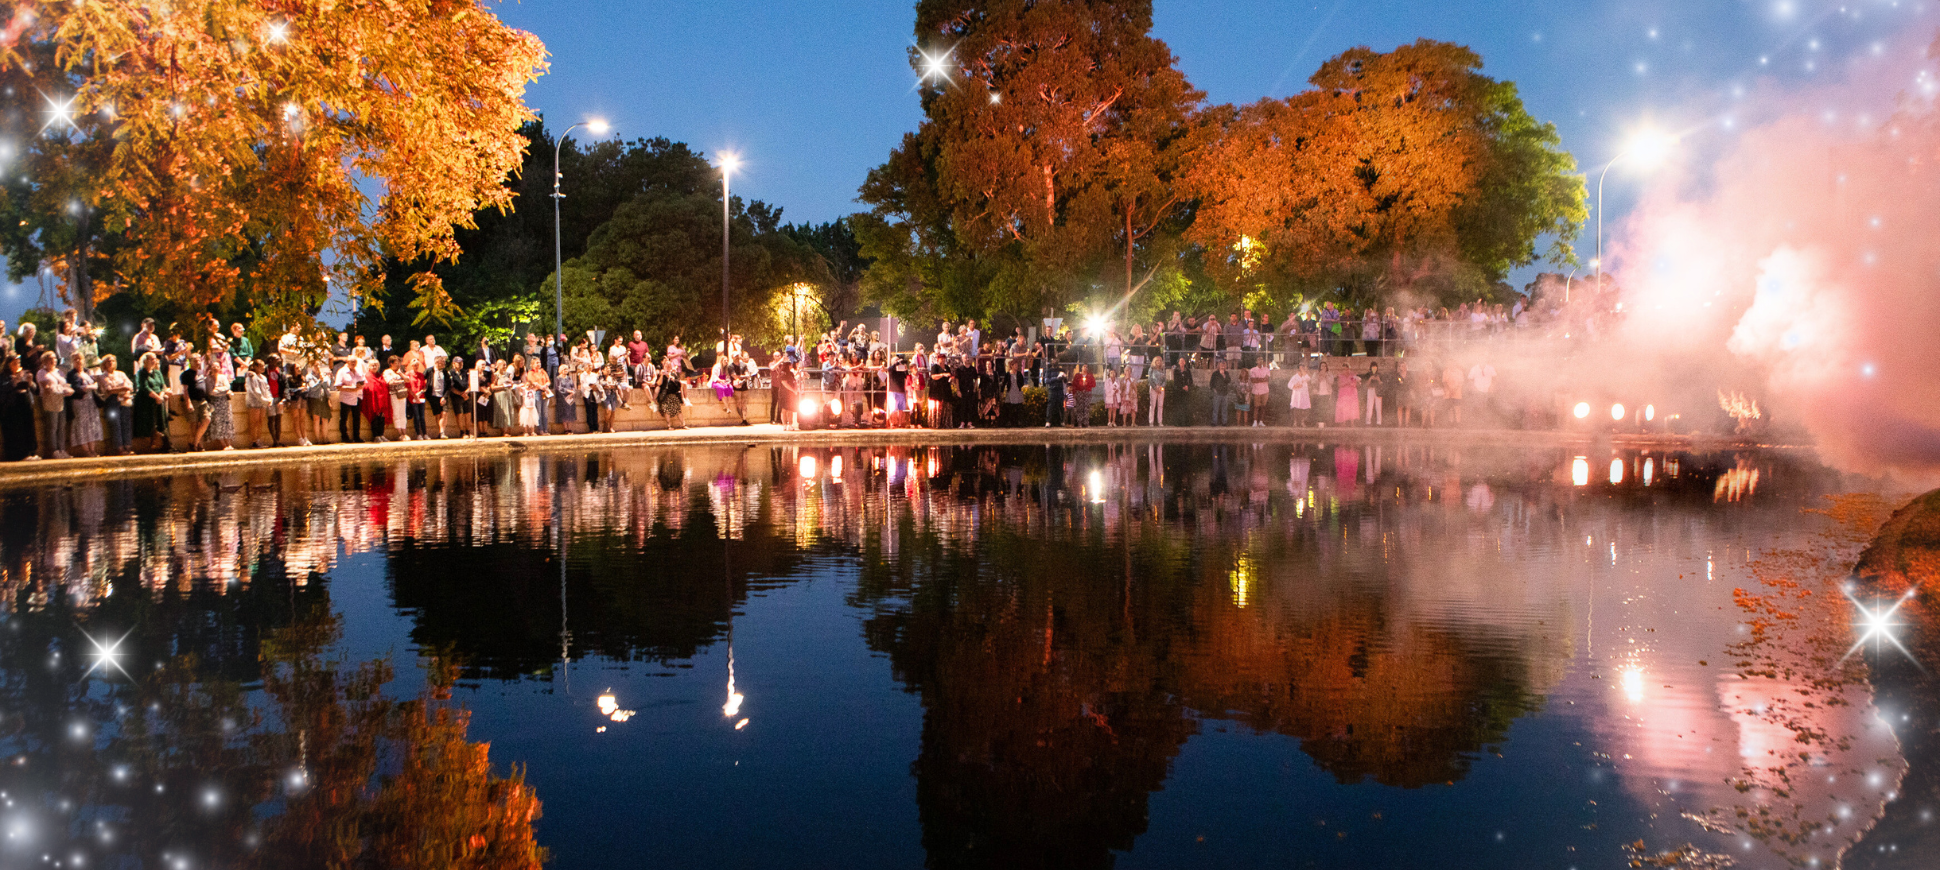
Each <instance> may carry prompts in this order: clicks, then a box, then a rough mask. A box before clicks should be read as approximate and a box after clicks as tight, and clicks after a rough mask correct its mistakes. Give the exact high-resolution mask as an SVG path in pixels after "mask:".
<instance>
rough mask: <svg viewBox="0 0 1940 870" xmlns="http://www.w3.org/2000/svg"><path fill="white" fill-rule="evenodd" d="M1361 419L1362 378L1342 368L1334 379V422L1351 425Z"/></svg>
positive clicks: (1350, 370) (1351, 370) (1346, 368)
mask: <svg viewBox="0 0 1940 870" xmlns="http://www.w3.org/2000/svg"><path fill="white" fill-rule="evenodd" d="M1360 419H1361V378H1360V376H1359V375H1356V374H1354V371H1353V369H1350V368H1348V367H1346V366H1342V367H1341V370H1340V374H1338V375H1336V376H1335V378H1334V422H1335V423H1340V424H1343V425H1351V424H1353V423H1358V422H1360Z"/></svg>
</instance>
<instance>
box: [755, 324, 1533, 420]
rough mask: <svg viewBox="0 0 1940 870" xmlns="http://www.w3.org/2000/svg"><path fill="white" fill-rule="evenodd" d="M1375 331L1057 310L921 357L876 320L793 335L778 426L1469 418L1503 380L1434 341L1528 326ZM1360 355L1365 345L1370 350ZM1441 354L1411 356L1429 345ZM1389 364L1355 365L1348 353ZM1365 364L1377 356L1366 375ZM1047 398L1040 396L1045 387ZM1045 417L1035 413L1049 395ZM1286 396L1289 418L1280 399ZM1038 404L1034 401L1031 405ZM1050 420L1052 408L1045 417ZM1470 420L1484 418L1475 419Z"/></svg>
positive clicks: (957, 338) (784, 355)
mask: <svg viewBox="0 0 1940 870" xmlns="http://www.w3.org/2000/svg"><path fill="white" fill-rule="evenodd" d="M1367 314H1368V315H1369V319H1368V320H1365V321H1362V322H1361V323H1364V324H1366V325H1368V328H1367V329H1366V331H1365V334H1366V335H1367V336H1368V337H1366V338H1357V339H1353V340H1349V339H1346V338H1341V337H1339V336H1344V335H1347V334H1350V332H1351V329H1350V326H1351V325H1352V322H1350V321H1347V320H1346V319H1344V318H1343V317H1341V316H1340V312H1338V311H1336V310H1334V309H1333V308H1332V307H1331V306H1326V307H1323V308H1322V309H1320V310H1319V311H1317V312H1312V311H1296V312H1295V313H1293V314H1290V315H1289V316H1288V317H1287V320H1286V322H1285V323H1283V324H1281V325H1280V327H1279V328H1276V327H1273V326H1271V325H1266V326H1265V328H1264V329H1262V325H1263V324H1266V323H1267V321H1263V320H1261V319H1258V318H1256V317H1255V315H1254V313H1253V312H1251V311H1246V312H1243V313H1234V314H1231V315H1228V316H1227V317H1226V318H1225V319H1224V320H1223V321H1222V320H1221V319H1220V318H1219V317H1217V316H1209V317H1207V318H1206V319H1205V320H1204V321H1201V320H1199V319H1198V318H1196V317H1183V316H1181V314H1180V313H1179V312H1173V315H1172V318H1171V319H1170V320H1169V321H1158V322H1154V323H1152V324H1150V327H1149V329H1148V328H1147V326H1146V325H1145V324H1132V325H1131V326H1130V327H1129V328H1128V329H1123V330H1121V329H1120V328H1118V327H1117V326H1115V325H1109V324H1093V325H1091V326H1089V327H1087V328H1085V329H1083V330H1079V331H1074V330H1073V329H1072V328H1071V327H1069V326H1068V325H1065V324H1064V323H1063V322H1062V321H1061V320H1059V319H1056V318H1051V317H1047V318H1046V319H1045V321H1044V324H1043V327H1042V329H1041V331H1037V332H1036V334H1035V335H1027V334H1026V332H1025V330H1024V329H1023V328H1022V327H1016V328H1014V329H1013V330H1012V332H1011V334H1010V335H1008V336H1000V337H994V336H990V335H986V334H985V333H984V331H983V329H982V328H981V327H980V326H979V325H978V323H977V321H975V320H966V321H964V322H963V323H961V324H952V323H944V324H943V325H942V328H941V329H940V331H939V332H938V333H937V334H936V337H935V340H934V343H928V342H919V343H917V344H916V345H915V346H914V348H913V349H912V350H911V351H910V352H907V353H904V352H899V351H896V350H895V349H893V348H892V347H891V346H890V345H889V344H888V343H886V342H885V341H884V340H883V338H882V335H881V334H880V333H879V332H875V331H871V330H869V329H868V328H867V327H866V326H857V327H855V328H854V329H852V330H851V329H848V328H847V327H848V324H847V323H846V322H844V323H843V324H841V325H839V326H838V327H837V328H836V329H834V330H831V331H829V332H826V333H823V334H822V335H821V336H820V337H819V338H818V339H817V340H816V343H815V345H814V346H813V348H812V349H807V348H802V347H798V346H797V345H796V343H795V342H794V341H793V339H792V337H790V338H789V339H787V340H786V341H785V343H784V347H783V348H782V349H781V350H780V351H777V352H776V354H775V358H774V361H773V362H772V364H771V368H770V371H771V372H772V373H773V385H774V391H775V392H774V398H775V401H774V406H775V407H776V409H777V410H778V413H779V414H780V418H779V422H782V423H783V424H784V425H788V426H797V425H802V423H803V418H802V415H804V414H806V415H813V416H815V417H820V418H822V419H821V424H822V425H828V426H837V427H862V426H877V425H880V426H885V427H889V428H899V427H905V426H927V427H930V428H942V429H955V428H976V427H989V426H997V427H1015V426H1022V425H1039V424H1042V425H1043V426H1046V427H1059V426H1076V427H1085V426H1090V425H1093V424H1094V423H1098V424H1102V425H1106V426H1134V425H1141V424H1142V425H1147V426H1165V425H1175V426H1176V425H1211V426H1227V425H1234V424H1238V425H1243V426H1267V425H1293V426H1308V425H1312V426H1328V425H1335V426H1343V425H1345V426H1355V425H1376V426H1378V425H1387V424H1388V423H1389V421H1390V420H1392V421H1393V423H1394V425H1397V426H1409V425H1422V426H1436V425H1443V424H1444V423H1446V424H1450V425H1462V423H1463V418H1464V414H1463V411H1464V409H1465V408H1477V407H1481V408H1483V409H1484V413H1486V412H1487V411H1488V410H1489V408H1490V407H1491V406H1490V403H1491V398H1492V395H1493V393H1494V392H1495V380H1496V377H1497V374H1496V371H1495V368H1494V366H1493V365H1491V364H1489V363H1488V362H1486V361H1483V362H1473V363H1468V364H1464V363H1462V362H1458V361H1457V359H1458V354H1456V353H1454V351H1456V350H1459V351H1462V353H1460V354H1459V356H1461V357H1466V356H1473V353H1472V352H1471V351H1472V350H1473V348H1472V347H1466V346H1459V345H1457V346H1451V345H1450V344H1449V343H1447V342H1445V341H1437V340H1432V339H1425V338H1424V336H1423V333H1424V332H1427V331H1444V332H1445V331H1449V330H1450V329H1452V328H1453V327H1456V326H1458V325H1459V326H1460V327H1461V332H1462V335H1461V337H1462V338H1463V339H1467V340H1479V339H1482V338H1485V337H1488V336H1490V335H1494V334H1497V333H1500V332H1501V331H1503V330H1504V329H1507V328H1509V324H1511V323H1513V322H1514V321H1513V319H1512V317H1514V316H1519V315H1521V314H1522V312H1521V311H1520V310H1516V311H1514V312H1513V313H1511V312H1510V311H1507V310H1504V309H1503V308H1502V307H1501V306H1484V305H1481V304H1478V305H1476V306H1475V307H1474V308H1473V309H1471V308H1470V307H1468V306H1463V307H1462V308H1461V309H1460V310H1458V311H1457V312H1453V313H1448V314H1447V316H1446V317H1440V316H1436V315H1433V314H1431V313H1429V312H1427V311H1426V310H1420V311H1414V312H1410V313H1409V315H1405V316H1404V315H1395V314H1394V313H1393V312H1392V310H1390V312H1389V313H1388V314H1387V315H1380V314H1376V313H1375V312H1373V311H1369V312H1367ZM1357 351H1358V353H1357ZM1424 352H1426V353H1431V354H1439V355H1440V356H1439V357H1438V358H1436V359H1434V360H1431V361H1428V362H1425V363H1424V362H1414V363H1413V365H1414V370H1412V371H1411V369H1410V365H1411V362H1412V361H1414V360H1416V359H1418V358H1419V355H1420V354H1421V353H1424ZM1355 355H1361V356H1366V357H1374V358H1377V359H1375V360H1373V361H1371V362H1369V361H1361V362H1353V361H1346V360H1341V359H1339V357H1347V356H1355ZM1362 362H1367V364H1366V366H1365V368H1363V367H1362V364H1361V363H1362ZM1039 390H1041V391H1042V396H1041V398H1039V397H1037V396H1035V395H1033V394H1034V393H1035V392H1036V391H1039ZM1040 402H1041V404H1042V410H1041V412H1039V411H1038V410H1037V409H1036V407H1035V406H1036V405H1037V404H1038V403H1040ZM1276 402H1283V403H1284V405H1285V408H1284V412H1282V411H1281V410H1280V409H1279V408H1278V406H1277V405H1275V404H1274V403H1276ZM1027 409H1028V410H1027ZM1040 413H1041V417H1040ZM1471 416H1480V415H1477V414H1472V415H1471Z"/></svg>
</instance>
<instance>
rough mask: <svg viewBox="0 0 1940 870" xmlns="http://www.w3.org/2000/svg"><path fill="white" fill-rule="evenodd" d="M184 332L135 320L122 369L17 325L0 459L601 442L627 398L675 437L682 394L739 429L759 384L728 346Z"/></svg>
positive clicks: (61, 329)
mask: <svg viewBox="0 0 1940 870" xmlns="http://www.w3.org/2000/svg"><path fill="white" fill-rule="evenodd" d="M5 329H6V325H5V324H4V323H0V334H5ZM187 331H188V332H192V333H194V334H199V335H203V336H206V338H205V339H203V341H202V342H200V343H199V344H198V343H197V342H194V341H190V340H188V339H186V338H184V335H183V333H184V330H181V329H175V330H171V331H170V332H169V333H168V334H167V335H164V334H162V333H161V332H160V331H158V330H157V329H156V325H155V322H154V320H152V319H148V320H144V321H142V324H141V329H140V331H139V332H138V333H136V334H135V336H134V337H133V339H132V340H131V341H130V346H129V348H128V355H127V356H126V357H121V356H118V355H117V354H115V353H112V352H108V350H106V349H104V348H102V347H101V345H100V342H101V337H102V334H103V331H102V330H100V329H98V328H96V327H95V326H94V325H93V324H91V323H89V322H87V321H85V320H81V319H79V318H78V317H77V316H76V313H75V311H74V310H73V309H69V310H68V311H67V312H65V313H64V315H63V317H62V319H61V321H60V322H59V324H58V325H57V326H56V327H55V329H54V335H53V336H52V337H51V340H49V337H47V336H44V335H42V334H41V332H40V330H39V328H38V327H36V326H35V325H34V324H32V323H23V324H21V325H20V327H19V330H18V332H17V333H15V334H14V336H13V339H12V341H10V342H0V344H5V348H4V353H0V372H3V373H4V376H0V459H4V460H6V461H20V460H30V459H63V458H69V457H76V456H83V457H85V456H101V455H110V456H112V455H127V454H132V453H138V452H141V453H156V452H171V451H176V452H182V451H195V450H233V449H236V448H237V447H238V446H242V447H258V448H261V447H280V446H283V445H285V444H292V445H297V446H308V445H310V444H313V443H320V442H324V441H327V440H329V439H328V431H329V429H330V427H331V425H332V422H333V421H334V424H335V428H336V432H337V440H339V441H344V442H353V443H355V442H363V441H366V440H368V441H373V442H382V441H390V440H396V441H410V440H412V439H426V438H452V437H465V438H476V437H478V436H480V435H495V434H496V435H540V434H547V433H551V432H554V431H562V432H571V431H574V430H575V428H577V429H578V430H579V431H609V432H610V431H613V425H614V417H615V414H616V413H617V412H618V411H619V410H620V409H622V408H626V407H630V406H631V402H632V401H634V400H644V401H648V402H651V403H652V406H653V407H654V408H655V409H656V410H657V411H658V412H659V414H660V416H661V417H662V418H663V419H664V420H665V421H666V423H667V425H669V426H670V427H681V426H684V425H685V422H684V419H683V417H684V412H685V410H686V408H687V407H688V406H689V405H690V404H691V400H690V399H689V398H688V392H689V390H690V389H707V390H709V391H711V392H712V394H713V395H714V396H716V397H717V398H718V400H719V401H720V403H721V405H722V407H723V408H730V409H736V410H738V412H739V413H740V415H741V417H742V419H744V420H745V418H746V410H747V399H748V395H747V394H748V390H749V389H750V388H751V387H752V385H753V384H754V381H755V379H756V378H757V377H758V375H759V367H758V366H757V365H756V364H755V363H754V361H753V359H752V358H751V357H750V356H749V355H748V353H747V352H746V351H745V350H743V349H742V347H741V342H740V338H739V336H732V337H730V339H729V341H728V342H726V348H725V352H723V349H722V348H721V347H720V346H719V345H717V346H716V350H715V353H714V355H713V359H714V361H713V363H712V364H711V365H709V366H706V367H703V368H696V364H695V362H694V360H693V359H692V358H691V357H690V356H689V354H688V352H687V349H686V347H685V346H684V345H683V344H682V343H681V341H680V340H679V339H678V338H676V339H675V340H674V341H673V342H672V344H670V345H669V346H668V347H667V348H666V350H665V352H664V353H663V355H662V357H661V359H660V360H659V361H657V362H656V361H655V360H653V358H652V357H653V355H652V353H651V349H650V348H649V347H648V345H647V343H646V342H645V340H644V339H643V338H642V337H641V334H640V333H639V332H638V331H635V332H634V333H633V337H632V339H631V340H630V341H629V340H626V339H622V338H615V339H614V340H613V342H612V345H611V346H610V347H607V348H601V347H599V346H598V340H597V333H588V334H587V335H586V336H584V337H582V338H580V339H578V340H577V341H574V342H571V343H570V344H568V342H567V341H566V340H565V338H566V337H565V336H563V335H562V336H558V337H557V339H556V340H554V339H548V340H546V341H543V342H542V341H541V340H540V338H539V336H537V335H536V334H528V335H527V336H526V337H525V343H524V345H523V346H515V347H512V348H499V347H494V346H492V344H491V343H490V342H487V341H481V342H480V344H479V346H478V348H477V349H476V350H475V352H474V353H473V355H472V357H471V359H470V360H467V359H465V358H464V357H463V356H462V355H460V354H456V353H450V352H448V351H447V350H446V349H445V348H444V347H442V346H441V345H439V344H438V341H437V337H436V336H432V335H427V336H425V337H424V339H423V340H422V341H417V340H413V341H410V342H409V345H408V346H404V347H399V346H396V345H394V344H393V343H392V339H391V337H390V336H388V335H387V336H383V337H382V338H381V339H380V340H379V342H378V344H377V346H375V347H373V346H371V345H370V344H369V342H368V341H367V340H366V339H365V338H364V337H363V336H355V337H353V336H351V335H349V334H348V333H344V332H339V333H337V336H336V340H335V342H334V343H332V344H330V345H328V346H319V343H317V342H314V341H310V340H308V339H306V338H305V337H304V336H302V335H300V334H298V333H297V332H295V331H293V330H289V331H285V332H284V333H283V334H282V335H281V336H280V337H279V338H278V339H277V340H276V342H275V343H274V345H273V346H270V347H265V348H257V347H255V346H254V344H253V343H252V341H251V340H250V338H249V335H248V329H247V328H246V326H245V325H244V324H243V323H240V322H237V323H232V324H229V325H228V326H227V327H226V328H225V327H224V326H223V324H221V323H218V322H216V321H215V320H214V319H213V318H209V319H207V320H205V321H203V322H199V323H196V324H193V325H192V327H190V329H188V330H187ZM123 360H133V361H134V362H133V365H132V366H130V365H127V364H125V363H124V362H123ZM238 404H240V405H241V406H242V408H243V411H244V412H243V413H242V414H241V415H237V414H236V413H235V410H234V409H235V406H236V405H238ZM581 421H583V422H581Z"/></svg>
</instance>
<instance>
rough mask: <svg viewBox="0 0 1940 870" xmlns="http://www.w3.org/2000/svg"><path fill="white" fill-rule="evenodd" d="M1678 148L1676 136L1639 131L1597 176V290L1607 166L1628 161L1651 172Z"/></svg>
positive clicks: (1600, 277) (1599, 286) (1600, 278)
mask: <svg viewBox="0 0 1940 870" xmlns="http://www.w3.org/2000/svg"><path fill="white" fill-rule="evenodd" d="M1676 147H1677V137H1676V136H1674V135H1672V134H1670V133H1664V132H1660V131H1657V130H1648V129H1647V130H1641V131H1639V132H1637V133H1635V134H1632V135H1631V137H1630V141H1629V142H1628V143H1626V144H1625V145H1624V147H1623V150H1622V151H1619V152H1617V156H1615V157H1612V158H1610V162H1609V163H1607V164H1604V166H1603V172H1602V173H1600V174H1598V175H1597V177H1596V260H1595V261H1594V262H1595V264H1596V287H1597V290H1599V291H1601V290H1602V289H1603V179H1604V178H1605V177H1607V176H1608V175H1609V174H1610V167H1612V166H1615V165H1617V164H1618V163H1619V162H1622V161H1623V160H1624V159H1625V158H1629V159H1630V160H1631V162H1633V163H1636V164H1637V165H1638V167H1639V168H1641V169H1650V168H1653V167H1655V166H1656V165H1657V164H1659V163H1662V162H1664V160H1665V158H1668V157H1669V156H1670V155H1671V149H1673V148H1676Z"/></svg>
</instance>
